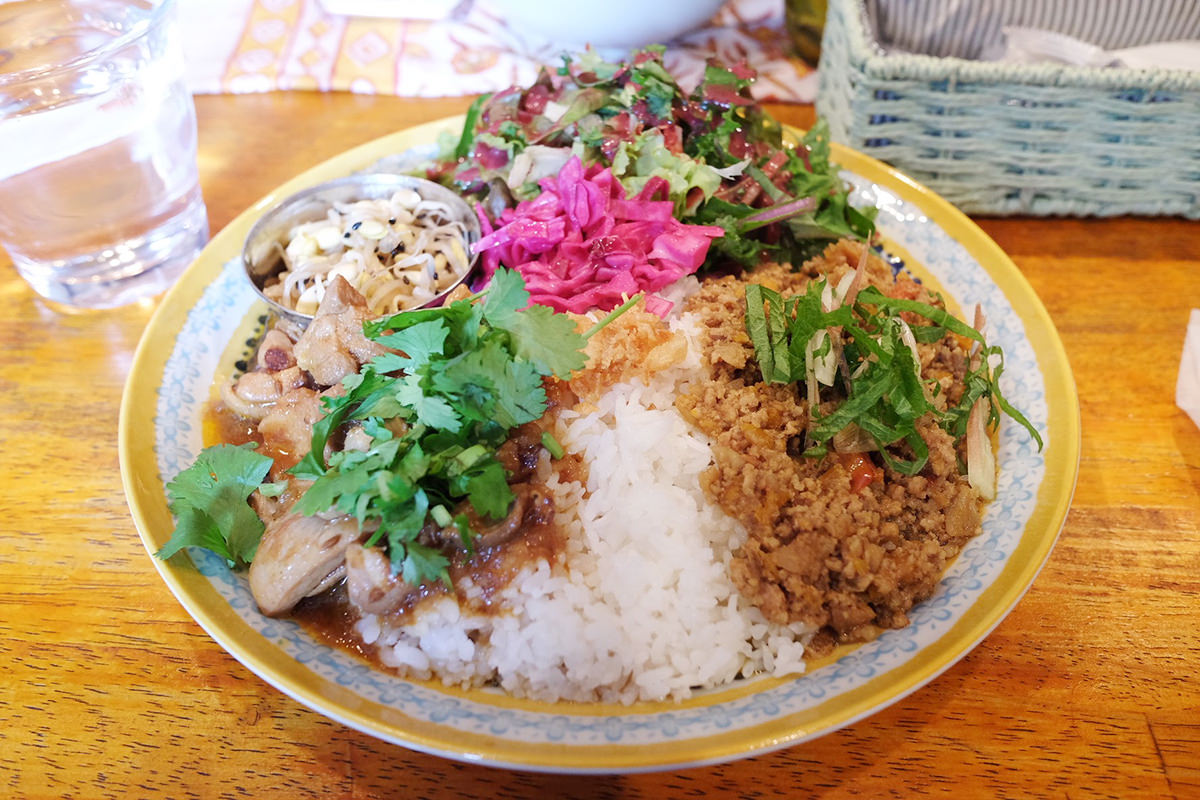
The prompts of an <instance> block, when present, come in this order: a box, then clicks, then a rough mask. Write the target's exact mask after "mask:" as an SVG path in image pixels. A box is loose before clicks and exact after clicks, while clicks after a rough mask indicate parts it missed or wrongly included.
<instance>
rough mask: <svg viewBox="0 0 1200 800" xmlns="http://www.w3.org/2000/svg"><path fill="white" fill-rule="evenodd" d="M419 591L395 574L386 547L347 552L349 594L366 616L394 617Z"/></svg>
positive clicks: (357, 546)
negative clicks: (386, 615) (392, 615)
mask: <svg viewBox="0 0 1200 800" xmlns="http://www.w3.org/2000/svg"><path fill="white" fill-rule="evenodd" d="M415 591H417V587H415V586H413V585H412V584H410V583H408V582H406V581H404V580H403V579H401V578H400V577H398V576H396V575H393V574H392V564H391V562H390V561H389V560H388V557H387V555H386V554H385V553H384V552H383V548H382V547H363V546H362V545H361V544H352V545H350V546H349V547H348V548H347V549H346V594H347V595H348V596H349V598H350V604H351V605H353V606H354V607H356V608H358V609H359V610H360V611H362V612H364V613H366V614H390V613H392V612H393V611H395V610H396V609H398V608H400V606H401V605H402V604H403V603H404V601H405V599H406V598H407V597H408V596H409V595H410V594H412V593H413V592H415Z"/></svg>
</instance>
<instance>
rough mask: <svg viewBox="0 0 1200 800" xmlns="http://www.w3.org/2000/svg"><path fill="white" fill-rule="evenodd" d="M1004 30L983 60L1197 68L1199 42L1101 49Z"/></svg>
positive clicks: (1047, 34) (1050, 35) (1035, 32)
mask: <svg viewBox="0 0 1200 800" xmlns="http://www.w3.org/2000/svg"><path fill="white" fill-rule="evenodd" d="M1003 30H1004V42H1003V45H1000V46H993V47H991V48H985V51H984V53H983V55H982V57H983V58H984V59H986V60H989V61H1006V62H1009V63H1013V64H1043V63H1055V64H1071V65H1073V66H1077V67H1129V68H1132V69H1183V70H1192V71H1200V41H1191V40H1188V41H1176V42H1155V43H1153V44H1147V45H1142V46H1140V47H1129V48H1126V49H1123V50H1104V49H1102V48H1100V47H1097V46H1096V45H1094V44H1090V43H1088V42H1085V41H1083V40H1082V39H1076V38H1075V37H1073V36H1067V35H1066V34H1062V33H1055V32H1054V31H1046V30H1041V29H1038V28H1022V27H1018V26H1012V25H1006V26H1005V27H1004V29H1003Z"/></svg>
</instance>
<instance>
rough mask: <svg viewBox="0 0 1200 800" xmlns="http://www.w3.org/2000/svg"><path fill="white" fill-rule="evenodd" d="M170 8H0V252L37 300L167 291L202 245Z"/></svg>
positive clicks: (43, 4)
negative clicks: (37, 295)
mask: <svg viewBox="0 0 1200 800" xmlns="http://www.w3.org/2000/svg"><path fill="white" fill-rule="evenodd" d="M175 13H176V12H175V0H158V1H157V2H156V1H154V0H17V1H16V2H11V1H10V2H3V3H0V244H2V245H3V246H4V248H5V249H6V250H7V251H8V254H9V255H10V256H11V257H12V260H13V264H14V265H15V266H16V268H17V272H19V273H20V275H21V276H22V277H23V278H24V279H25V280H26V281H28V283H29V284H30V286H32V287H33V289H34V290H35V291H36V292H37V293H38V294H40V295H42V296H43V297H45V298H47V299H49V300H51V301H54V302H56V303H61V304H63V305H65V306H70V307H78V308H109V307H113V306H118V305H123V304H125V303H129V302H132V301H134V300H137V299H140V298H143V297H147V296H150V295H155V294H158V293H160V292H162V291H164V290H165V289H167V288H168V287H169V286H170V285H171V284H172V282H174V280H175V279H176V278H177V277H178V276H179V274H180V273H181V272H182V271H183V269H184V268H185V267H186V266H187V265H188V263H190V262H191V260H192V259H193V257H194V256H195V255H196V253H197V252H199V250H200V249H201V248H202V247H203V246H204V243H205V242H206V241H207V239H208V219H207V214H206V210H205V207H204V200H203V198H202V197H201V194H200V185H199V181H198V179H197V172H196V113H195V108H194V106H193V104H192V96H191V94H190V93H189V92H188V89H187V86H186V84H185V82H184V69H183V66H184V65H183V51H182V47H181V44H180V41H179V31H178V27H177V23H176V18H175Z"/></svg>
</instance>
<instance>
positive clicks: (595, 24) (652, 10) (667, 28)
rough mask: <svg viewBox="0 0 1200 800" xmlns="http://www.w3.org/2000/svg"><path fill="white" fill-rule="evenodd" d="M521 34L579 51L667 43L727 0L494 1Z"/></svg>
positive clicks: (694, 26) (695, 26)
mask: <svg viewBox="0 0 1200 800" xmlns="http://www.w3.org/2000/svg"><path fill="white" fill-rule="evenodd" d="M489 5H490V6H492V7H493V8H494V9H495V10H496V11H498V12H500V13H501V14H502V15H503V16H504V18H505V19H506V20H507V21H508V24H509V25H510V26H511V27H512V28H513V29H514V30H516V31H517V32H523V31H529V32H531V33H535V34H538V35H539V36H542V37H544V38H547V39H550V40H551V41H552V42H553V43H554V44H556V45H561V46H563V47H569V48H574V49H582V48H583V47H585V46H587V45H591V46H592V47H595V48H598V49H601V48H605V49H607V48H612V49H617V48H620V49H631V48H635V47H642V46H644V45H648V44H666V43H667V42H669V41H671V40H672V39H675V38H676V37H679V36H682V35H683V34H685V33H688V32H689V31H693V30H695V29H696V28H698V27H700V26H701V25H703V24H704V23H705V22H707V21H708V20H709V19H711V18H712V16H713V14H716V13H717V10H718V9H719V8H720V7H721V6H722V5H724V0H675V1H674V2H672V1H671V0H658V2H653V0H652V1H651V2H646V0H560V2H557V3H553V4H548V3H546V2H544V1H543V0H490V1H489Z"/></svg>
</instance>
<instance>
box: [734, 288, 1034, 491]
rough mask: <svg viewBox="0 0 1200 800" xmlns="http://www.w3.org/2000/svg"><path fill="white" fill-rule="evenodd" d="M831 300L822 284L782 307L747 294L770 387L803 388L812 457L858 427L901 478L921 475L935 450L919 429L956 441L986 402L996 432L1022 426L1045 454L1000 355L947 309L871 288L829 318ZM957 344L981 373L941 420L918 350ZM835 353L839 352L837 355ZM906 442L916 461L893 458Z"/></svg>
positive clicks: (770, 297) (766, 295)
mask: <svg viewBox="0 0 1200 800" xmlns="http://www.w3.org/2000/svg"><path fill="white" fill-rule="evenodd" d="M823 296H826V297H827V296H829V292H828V290H827V286H826V281H825V280H824V279H822V280H819V281H813V282H811V283H809V285H808V289H807V291H806V292H805V293H804V294H798V295H793V296H791V297H787V298H785V297H783V296H782V295H781V294H780V293H779V292H776V291H774V290H772V289H768V288H766V287H764V286H759V285H757V284H750V285H748V286H747V287H746V332H747V334H748V335H749V337H750V340H751V342H752V344H753V345H754V354H755V358H756V359H757V360H758V365H759V369H760V371H761V374H762V378H763V381H764V382H766V383H800V382H803V383H804V384H805V387H806V389H807V392H808V398H809V402H810V408H809V413H810V415H811V417H812V424H811V426H810V428H809V430H808V433H807V445H808V446H807V448H806V449H805V451H804V454H805V455H806V456H812V457H820V456H823V455H825V454H826V453H827V452H828V448H829V443H830V440H832V439H833V437H834V436H835V435H837V434H838V433H840V432H842V431H843V430H845V429H846V428H847V427H849V426H851V425H854V426H857V427H858V429H859V430H860V431H862V432H863V433H864V434H866V435H867V436H869V437H870V438H871V439H872V440H873V441H874V443H875V445H876V447H877V448H878V450H879V453H880V456H881V457H882V458H883V459H884V461H885V462H886V463H887V464H888V465H889V466H890V467H891V468H892V469H894V470H896V471H897V472H900V473H902V474H905V475H914V474H916V473H917V472H919V471H920V470H921V468H922V467H924V466H925V463H926V462H927V461H928V458H929V451H928V447H927V446H926V444H925V441H924V440H923V439H922V437H921V435H920V433H919V432H918V430H917V421H918V420H919V419H920V418H921V417H923V416H924V415H926V414H931V413H932V414H933V415H934V417H935V418H936V419H937V421H938V423H939V425H941V427H942V428H943V429H945V430H946V431H947V432H948V433H950V434H951V435H952V436H954V437H955V438H956V439H959V438H961V437H962V436H964V435H965V433H966V426H967V418H968V417H969V415H970V412H971V408H972V406H973V405H974V404H975V402H976V400H979V399H981V398H984V399H986V400H987V401H988V402H989V408H990V412H989V424H992V425H994V424H996V423H997V422H998V421H999V414H1000V412H1001V411H1003V412H1004V413H1006V414H1008V415H1009V416H1010V417H1012V418H1013V419H1014V420H1016V421H1017V422H1018V423H1019V424H1020V425H1021V426H1023V427H1024V428H1025V429H1026V430H1028V431H1029V433H1030V435H1031V436H1032V437H1033V438H1034V439H1035V440H1036V441H1037V443H1038V446H1039V447H1040V446H1041V445H1042V438H1041V436H1040V435H1039V434H1038V432H1037V430H1036V429H1035V428H1034V427H1033V425H1032V424H1031V423H1030V422H1029V421H1028V420H1027V419H1026V418H1025V417H1024V416H1023V415H1022V414H1021V413H1020V412H1019V411H1017V409H1015V408H1014V407H1013V406H1012V405H1011V404H1010V403H1009V402H1008V401H1007V400H1006V399H1005V398H1004V395H1003V394H1002V392H1001V391H1000V385H999V377H1000V374H1001V373H1002V372H1003V369H1004V366H1003V364H1004V362H1003V354H1002V353H1001V352H1000V348H998V347H989V346H988V345H987V343H986V341H985V340H984V338H983V336H982V334H980V333H979V332H978V331H976V330H975V329H974V328H972V327H971V326H969V325H967V324H965V323H963V322H961V321H960V320H958V319H956V318H955V317H954V316H952V315H951V314H950V313H948V312H947V311H946V310H945V309H942V308H938V307H936V306H932V305H929V304H927V303H921V302H918V301H915V300H905V299H897V298H892V297H888V296H886V295H885V294H883V293H882V292H881V291H879V289H877V288H875V287H873V286H868V287H865V288H864V289H862V291H860V292H859V293H858V294H857V296H856V297H855V298H854V301H853V303H851V304H846V305H838V306H837V307H836V308H833V309H830V310H826V307H825V306H826V305H832V304H828V303H823ZM901 312H908V313H909V314H913V315H919V316H920V317H922V318H923V319H924V323H922V324H916V323H914V324H911V325H910V324H909V322H906V321H905V320H904V319H903V318H902V317H901V316H900V314H901ZM949 334H953V335H957V336H961V337H965V338H967V339H970V340H972V341H975V342H978V343H979V345H980V349H979V351H978V353H979V358H978V362H979V363H978V365H977V366H976V367H974V368H972V369H970V370H969V371H968V373H967V375H966V377H965V378H964V383H965V385H966V390H965V391H964V393H963V395H962V397H961V398H960V399H959V400H958V402H957V403H956V404H954V405H952V406H949V407H948V408H946V409H945V410H940V409H939V408H938V407H937V406H936V405H935V404H934V403H933V397H934V395H935V392H936V391H937V388H938V386H937V383H936V382H935V381H930V380H925V379H923V378H922V377H921V365H920V363H919V361H918V360H917V356H916V353H915V346H916V343H917V342H932V341H937V340H939V339H941V338H942V337H944V336H946V335H949ZM835 342H836V347H838V348H840V354H839V352H835ZM838 382H840V383H841V384H842V386H843V388H844V394H845V399H844V400H842V401H841V403H840V404H838V405H837V406H836V407H835V408H833V409H832V410H830V411H827V412H825V413H822V412H821V410H820V408H818V407H817V406H818V405H819V402H818V401H819V396H820V386H822V385H824V386H830V387H832V386H833V385H834V384H835V383H838ZM901 441H903V442H906V443H907V444H908V446H909V450H910V452H911V458H908V459H905V458H901V457H898V456H896V455H894V454H893V453H890V452H889V451H888V450H887V448H888V447H889V446H890V445H894V444H897V443H898V442H901Z"/></svg>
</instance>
